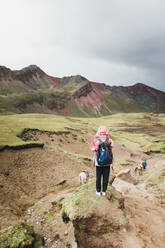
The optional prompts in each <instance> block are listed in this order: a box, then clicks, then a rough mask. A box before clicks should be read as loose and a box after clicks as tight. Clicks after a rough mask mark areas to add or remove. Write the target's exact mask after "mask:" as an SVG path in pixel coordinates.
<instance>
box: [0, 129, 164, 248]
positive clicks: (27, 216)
mask: <svg viewBox="0 0 165 248" xmlns="http://www.w3.org/2000/svg"><path fill="white" fill-rule="evenodd" d="M28 135H29V136H28ZM82 137H83V139H82ZM26 138H27V140H39V141H41V142H44V144H45V145H44V148H43V149H41V148H29V149H23V150H5V151H2V152H0V165H1V166H0V229H1V228H4V227H7V226H9V225H12V224H14V223H18V222H21V221H23V220H26V221H27V222H29V223H32V224H33V225H34V226H35V227H36V228H37V229H38V230H40V231H41V232H42V233H43V235H44V237H45V243H46V247H49V248H53V247H58V248H63V247H77V246H76V243H75V237H74V235H75V234H74V231H75V230H74V228H73V225H72V223H71V222H69V223H64V222H63V220H62V218H61V217H60V215H58V213H59V209H60V205H58V206H53V202H55V201H56V200H57V198H58V202H60V201H61V202H62V200H63V198H64V197H65V196H66V195H68V194H70V193H72V192H73V190H74V189H75V188H76V187H77V186H79V177H78V175H79V173H80V172H81V171H83V170H87V171H89V172H90V176H91V177H92V176H95V169H94V167H93V165H92V161H90V160H89V159H88V157H91V158H92V154H91V152H90V149H89V143H90V142H91V140H92V137H91V135H90V134H88V133H82V132H81V130H70V133H64V134H60V135H58V134H48V133H41V132H39V131H36V132H34V133H29V134H26ZM113 151H114V157H115V162H114V164H115V165H116V167H115V171H113V172H112V173H111V174H112V176H113V174H116V173H117V172H118V171H119V170H120V169H121V166H119V163H118V161H119V160H120V159H123V160H131V161H132V163H134V165H136V164H137V163H138V162H139V161H140V160H141V159H142V157H145V154H143V153H141V152H132V151H131V150H129V149H127V148H125V147H122V146H120V145H115V147H114V150H113ZM80 155H83V156H86V157H87V158H86V159H82V158H81V159H80ZM151 164H152V163H151ZM94 193H95V192H94ZM136 193H137V191H136V192H135V191H132V193H130V191H126V192H125V195H124V196H125V211H126V215H127V216H128V217H129V228H124V229H122V230H120V231H119V232H116V233H115V232H114V231H113V232H114V233H113V235H112V236H110V237H109V236H107V235H106V234H103V235H102V240H99V239H97V238H96V239H95V240H94V238H93V239H91V240H90V246H88V247H89V248H90V247H119V248H120V247H121V248H122V247H123V248H132V247H135V248H142V247H145V248H152V247H153V248H155V247H157V248H159V247H160V248H163V247H164V244H165V231H164V230H165V211H164V209H163V208H160V207H158V206H157V205H156V204H154V203H153V202H152V201H149V198H145V197H146V195H145V194H143V193H144V192H141V194H139V195H138V194H136ZM105 210H106V209H105ZM105 213H106V211H105ZM54 214H55V215H54ZM52 216H56V217H55V218H54V219H52ZM99 216H100V217H99V218H100V219H101V213H99ZM105 217H106V216H105V215H104V218H103V219H104V220H105V219H106V218H105ZM92 244H94V246H93V245H92ZM110 244H111V246H110ZM81 247H83V246H81ZM84 247H85V246H84Z"/></svg>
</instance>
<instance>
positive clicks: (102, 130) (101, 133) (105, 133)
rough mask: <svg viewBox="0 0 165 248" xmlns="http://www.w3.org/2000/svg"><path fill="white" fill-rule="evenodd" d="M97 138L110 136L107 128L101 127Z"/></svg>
mask: <svg viewBox="0 0 165 248" xmlns="http://www.w3.org/2000/svg"><path fill="white" fill-rule="evenodd" d="M96 136H108V128H107V127H106V126H100V127H99V128H98V130H97V133H96Z"/></svg>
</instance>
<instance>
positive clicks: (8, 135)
mask: <svg viewBox="0 0 165 248" xmlns="http://www.w3.org/2000/svg"><path fill="white" fill-rule="evenodd" d="M148 115H149V114H146V113H132V114H130V113H129V114H114V115H110V116H106V117H105V116H104V117H99V118H87V117H86V118H78V117H75V118H74V117H63V116H57V115H51V114H16V115H1V116H0V147H4V146H7V145H8V146H18V145H22V144H26V143H27V142H24V141H22V140H21V139H20V138H18V137H17V135H18V134H19V133H21V132H22V131H23V130H24V129H25V128H30V129H39V130H45V131H53V132H59V131H68V130H67V128H70V129H77V130H81V131H82V133H86V134H88V133H89V134H92V135H94V134H95V133H96V131H97V128H98V127H99V126H100V125H105V126H107V127H108V129H109V133H110V136H111V137H112V138H113V139H114V141H115V143H118V144H122V145H124V146H125V147H128V148H130V149H131V150H137V149H139V148H141V149H143V150H144V151H145V152H147V151H150V150H151V151H155V149H156V152H164V149H165V148H164V146H165V145H164V140H165V131H164V132H163V131H161V132H160V133H159V134H155V133H149V132H148V131H147V130H145V128H143V129H140V128H141V127H142V125H143V123H149V124H150V120H149V119H148ZM158 117H159V115H158ZM159 118H160V119H161V123H162V124H161V125H165V114H161V115H160V117H159ZM128 128H133V130H138V133H136V132H134V131H128ZM158 128H159V127H158ZM162 130H163V128H162ZM164 130H165V129H164ZM79 138H80V139H81V137H79ZM83 141H84V140H83ZM83 141H82V142H83ZM32 142H33V141H32ZM84 145H85V144H84Z"/></svg>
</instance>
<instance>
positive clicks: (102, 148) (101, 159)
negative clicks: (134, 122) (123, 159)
mask: <svg viewBox="0 0 165 248" xmlns="http://www.w3.org/2000/svg"><path fill="white" fill-rule="evenodd" d="M112 147H113V141H112V139H111V138H110V137H109V134H108V129H107V127H105V126H101V127H99V128H98V131H97V133H96V136H95V138H94V140H93V142H92V144H91V151H93V152H94V165H95V166H96V194H97V195H101V193H102V195H106V190H107V186H108V181H109V175H110V165H112V162H113V154H112V150H111V149H112ZM102 177H103V185H102V187H101V178H102ZM101 190H102V191H101Z"/></svg>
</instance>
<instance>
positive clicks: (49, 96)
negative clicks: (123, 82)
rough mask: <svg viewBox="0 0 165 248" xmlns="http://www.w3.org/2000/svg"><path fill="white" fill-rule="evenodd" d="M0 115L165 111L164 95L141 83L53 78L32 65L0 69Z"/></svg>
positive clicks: (76, 77) (72, 114)
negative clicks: (117, 83)
mask: <svg viewBox="0 0 165 248" xmlns="http://www.w3.org/2000/svg"><path fill="white" fill-rule="evenodd" d="M66 95H67V97H66ZM11 96H12V99H13V102H11ZM9 98H10V99H9ZM15 98H17V101H18V103H17V106H15V103H14V102H15V100H14V99H15ZM27 99H28V100H27ZM60 101H61V102H60ZM49 103H51V104H49ZM50 105H51V108H50ZM22 106H23V107H22ZM59 106H60V107H59ZM15 108H17V109H15ZM0 112H2V113H4V112H5V113H9V112H10V113H11V112H12V113H13V112H14V113H26V112H28V113H29V112H43V113H55V114H65V115H71V116H102V115H109V114H111V113H116V112H165V92H162V91H159V90H157V89H154V88H151V87H149V86H147V85H145V84H141V83H137V84H135V85H133V86H127V87H124V86H109V85H106V84H104V83H96V82H92V81H89V80H88V79H86V78H84V77H82V76H81V75H76V76H69V77H63V78H58V77H53V76H49V75H47V74H46V73H45V72H44V71H43V70H41V69H40V68H39V67H38V66H36V65H30V66H28V67H26V68H24V69H22V70H11V69H9V68H6V67H5V66H0Z"/></svg>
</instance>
